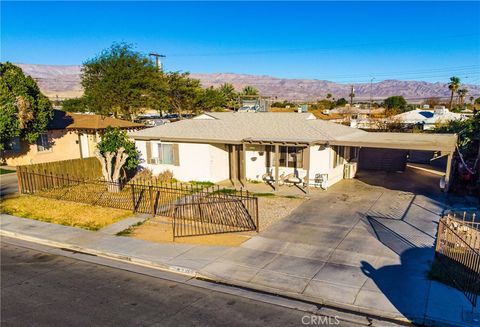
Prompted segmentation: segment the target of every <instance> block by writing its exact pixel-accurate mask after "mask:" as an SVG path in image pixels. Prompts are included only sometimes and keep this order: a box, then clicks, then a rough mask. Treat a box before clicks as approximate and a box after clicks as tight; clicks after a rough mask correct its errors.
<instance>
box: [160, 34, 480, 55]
mask: <svg viewBox="0 0 480 327" xmlns="http://www.w3.org/2000/svg"><path fill="white" fill-rule="evenodd" d="M468 37H476V38H478V37H479V34H464V35H449V36H448V35H447V36H444V37H443V39H452V38H455V39H457V40H458V39H461V38H468ZM443 39H442V40H443ZM416 41H421V42H428V41H432V39H431V38H428V39H426V38H412V39H405V40H397V41H384V42H372V43H358V44H345V45H340V46H334V47H311V48H289V49H266V50H252V51H231V52H210V53H172V54H169V56H170V57H228V56H249V55H264V54H274V53H288V52H310V51H317V52H318V51H329V50H336V49H344V48H359V47H368V46H377V45H390V44H401V43H410V42H416ZM434 41H438V39H435V40H434Z"/></svg>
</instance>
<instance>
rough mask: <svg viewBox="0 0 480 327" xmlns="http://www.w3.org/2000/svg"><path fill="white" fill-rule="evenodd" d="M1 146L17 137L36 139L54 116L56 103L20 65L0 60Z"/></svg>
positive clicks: (30, 140)
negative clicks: (49, 98) (50, 99)
mask: <svg viewBox="0 0 480 327" xmlns="http://www.w3.org/2000/svg"><path fill="white" fill-rule="evenodd" d="M0 108H1V109H0V150H3V149H4V148H5V144H6V143H7V142H8V141H10V140H11V139H12V138H14V137H20V138H21V139H23V140H25V141H28V142H29V143H34V142H35V141H36V140H37V139H38V136H39V134H40V133H41V132H43V131H45V130H46V128H47V124H48V121H49V120H50V119H51V118H52V115H53V108H52V104H51V103H50V101H49V100H48V98H47V97H46V96H44V95H43V94H42V92H40V89H39V88H38V86H37V83H35V81H34V80H33V78H31V77H30V76H25V75H24V74H23V71H22V69H21V68H20V67H17V66H15V65H13V64H11V63H9V62H6V63H0Z"/></svg>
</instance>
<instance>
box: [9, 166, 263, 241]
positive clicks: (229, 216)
mask: <svg viewBox="0 0 480 327" xmlns="http://www.w3.org/2000/svg"><path fill="white" fill-rule="evenodd" d="M18 177H19V178H18V184H19V190H20V193H23V194H35V195H38V196H43V197H48V198H54V199H57V200H67V201H74V202H80V203H86V204H91V205H99V206H104V207H111V208H117V209H124V210H131V211H132V212H139V213H145V214H151V215H152V216H155V215H161V216H166V217H171V218H173V219H172V224H173V226H172V227H173V237H174V238H175V237H184V236H198V235H209V234H218V233H229V232H239V231H258V199H257V198H256V197H255V196H252V195H251V194H250V193H248V192H244V191H242V190H239V191H238V190H233V189H225V188H220V187H218V186H215V187H202V186H201V185H191V184H183V183H176V182H160V181H152V180H148V181H146V180H140V179H135V180H134V181H130V182H128V183H126V182H119V183H116V182H107V181H103V180H86V179H75V178H72V177H70V176H65V175H63V176H58V175H54V174H53V173H47V174H42V173H37V172H28V171H22V170H20V171H19V172H18ZM112 191H113V192H112Z"/></svg>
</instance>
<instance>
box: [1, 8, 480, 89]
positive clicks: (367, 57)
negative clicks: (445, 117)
mask: <svg viewBox="0 0 480 327" xmlns="http://www.w3.org/2000/svg"><path fill="white" fill-rule="evenodd" d="M1 9H2V10H1V60H2V61H7V60H8V61H12V62H18V63H36V64H62V65H68V64H81V63H82V62H83V61H85V60H86V59H88V58H91V57H92V56H95V55H96V54H98V53H99V52H100V51H101V50H102V49H104V48H106V47H108V46H109V45H110V44H111V43H112V42H114V41H124V42H129V43H133V44H135V46H136V48H137V49H138V50H140V51H142V52H149V51H155V52H159V53H163V54H165V55H166V56H167V58H166V59H165V67H166V69H167V70H180V71H190V72H194V73H211V72H234V73H246V74H264V75H272V76H277V77H286V78H315V79H327V80H333V81H337V82H354V81H369V80H370V79H371V78H372V77H375V78H376V81H379V80H382V79H389V78H395V79H404V80H413V79H418V80H426V81H445V80H446V79H447V78H448V77H449V76H451V75H453V74H456V75H458V76H459V77H461V78H462V80H463V81H464V82H465V83H474V84H480V3H479V2H421V3H416V2H403V3H399V2H337V3H330V2H319V3H318V2H317V3H313V2H306V3H299V2H296V3H290V2H207V3H199V2H189V3H187V2H183V3H179V2H164V3H162V2H5V1H2V3H1ZM465 77H468V78H465Z"/></svg>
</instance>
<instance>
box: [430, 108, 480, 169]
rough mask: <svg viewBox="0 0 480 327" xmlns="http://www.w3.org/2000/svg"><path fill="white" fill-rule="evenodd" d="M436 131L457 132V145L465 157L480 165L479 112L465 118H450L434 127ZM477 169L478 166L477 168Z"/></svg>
mask: <svg viewBox="0 0 480 327" xmlns="http://www.w3.org/2000/svg"><path fill="white" fill-rule="evenodd" d="M435 132H436V133H457V134H458V146H459V148H460V151H461V152H462V154H463V155H464V156H465V158H466V159H472V160H475V158H476V163H477V167H480V112H477V113H475V114H474V115H473V116H472V117H470V118H469V119H466V120H451V121H449V122H448V123H445V124H440V125H439V126H436V127H435ZM477 169H478V168H477Z"/></svg>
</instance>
